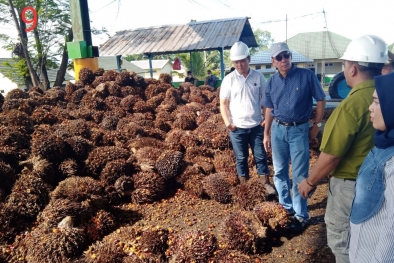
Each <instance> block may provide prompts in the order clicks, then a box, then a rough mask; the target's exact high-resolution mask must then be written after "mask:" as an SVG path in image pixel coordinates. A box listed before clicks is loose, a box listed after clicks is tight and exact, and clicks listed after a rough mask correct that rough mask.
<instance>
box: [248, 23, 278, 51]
mask: <svg viewBox="0 0 394 263" xmlns="http://www.w3.org/2000/svg"><path fill="white" fill-rule="evenodd" d="M253 34H254V36H255V38H256V42H257V45H258V47H253V48H251V49H250V53H251V54H252V55H253V54H255V53H257V52H259V51H264V50H268V47H269V46H271V44H272V43H273V42H274V39H273V38H272V37H271V33H270V32H268V31H267V30H264V31H263V30H261V29H260V28H258V29H256V30H254V31H253Z"/></svg>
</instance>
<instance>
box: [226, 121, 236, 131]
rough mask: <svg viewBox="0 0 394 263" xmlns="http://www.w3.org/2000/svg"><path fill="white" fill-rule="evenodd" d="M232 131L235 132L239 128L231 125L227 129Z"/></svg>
mask: <svg viewBox="0 0 394 263" xmlns="http://www.w3.org/2000/svg"><path fill="white" fill-rule="evenodd" d="M227 129H229V130H230V131H235V130H236V129H237V126H235V125H234V124H233V123H231V124H230V126H228V127H227Z"/></svg>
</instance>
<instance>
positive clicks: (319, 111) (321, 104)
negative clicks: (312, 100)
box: [309, 98, 326, 139]
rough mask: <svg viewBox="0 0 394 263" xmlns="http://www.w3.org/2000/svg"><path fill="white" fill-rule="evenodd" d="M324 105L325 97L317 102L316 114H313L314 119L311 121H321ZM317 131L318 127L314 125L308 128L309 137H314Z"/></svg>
mask: <svg viewBox="0 0 394 263" xmlns="http://www.w3.org/2000/svg"><path fill="white" fill-rule="evenodd" d="M325 107H326V99H325V98H324V99H323V100H319V101H318V102H317V104H316V116H315V119H314V120H313V122H315V123H318V122H321V121H322V119H323V114H324V109H325ZM318 133H319V127H317V126H316V125H313V126H312V127H311V128H310V129H309V138H310V139H315V138H316V136H317V134H318Z"/></svg>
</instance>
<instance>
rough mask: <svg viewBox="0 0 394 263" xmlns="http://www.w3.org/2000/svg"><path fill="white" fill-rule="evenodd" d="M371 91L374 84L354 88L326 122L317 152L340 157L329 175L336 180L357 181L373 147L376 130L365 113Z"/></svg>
mask: <svg viewBox="0 0 394 263" xmlns="http://www.w3.org/2000/svg"><path fill="white" fill-rule="evenodd" d="M374 90H375V82H374V81H373V80H368V81H364V82H361V83H359V84H357V85H355V86H354V87H353V88H352V90H351V91H350V93H349V95H348V96H347V97H346V99H344V100H343V101H342V102H341V103H340V104H339V105H338V107H337V108H336V109H335V110H334V111H333V113H332V114H331V116H330V118H329V119H328V120H327V123H326V125H325V127H324V133H323V139H322V143H321V146H320V150H321V151H322V152H324V153H327V154H330V155H333V156H336V157H341V161H340V162H339V164H338V166H337V167H336V168H335V170H334V171H333V172H332V173H331V175H332V176H334V177H336V178H344V179H356V177H357V174H358V169H359V168H360V166H361V164H362V162H363V161H364V159H365V157H366V156H367V154H368V153H369V151H370V150H371V149H372V148H373V146H374V142H373V134H374V132H375V129H374V128H373V126H372V122H371V121H370V113H369V109H368V108H369V106H370V105H371V103H372V101H373V98H372V94H373V92H374Z"/></svg>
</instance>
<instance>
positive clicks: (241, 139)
mask: <svg viewBox="0 0 394 263" xmlns="http://www.w3.org/2000/svg"><path fill="white" fill-rule="evenodd" d="M263 134H264V128H263V127H262V126H260V125H257V126H256V127H253V128H250V129H242V128H237V129H235V130H234V131H230V140H231V144H232V145H233V150H234V154H235V159H236V164H237V172H238V175H239V176H246V177H249V166H248V156H249V145H250V148H251V149H252V153H253V157H254V161H255V162H256V168H257V173H258V174H259V175H268V173H269V171H268V164H267V153H266V152H265V150H264V146H263Z"/></svg>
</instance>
